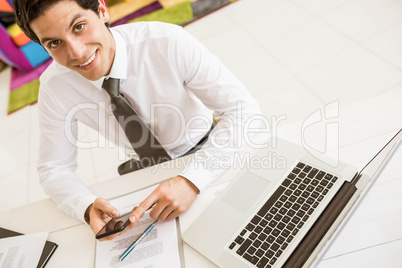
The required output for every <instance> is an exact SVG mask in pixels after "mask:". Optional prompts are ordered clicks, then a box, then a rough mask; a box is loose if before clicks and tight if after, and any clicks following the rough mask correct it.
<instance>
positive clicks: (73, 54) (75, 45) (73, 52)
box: [67, 39, 85, 59]
mask: <svg viewBox="0 0 402 268" xmlns="http://www.w3.org/2000/svg"><path fill="white" fill-rule="evenodd" d="M67 49H68V56H69V57H70V59H82V56H83V55H84V53H85V45H84V44H83V43H82V42H81V41H80V40H78V39H71V40H68V41H67Z"/></svg>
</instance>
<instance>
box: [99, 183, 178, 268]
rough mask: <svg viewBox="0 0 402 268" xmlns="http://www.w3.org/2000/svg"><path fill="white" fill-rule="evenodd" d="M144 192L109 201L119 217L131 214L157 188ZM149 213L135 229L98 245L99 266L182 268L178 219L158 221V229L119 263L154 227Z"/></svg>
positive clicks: (156, 227) (101, 267) (104, 267)
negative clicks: (133, 245) (139, 238)
mask: <svg viewBox="0 0 402 268" xmlns="http://www.w3.org/2000/svg"><path fill="white" fill-rule="evenodd" d="M154 188H155V187H153V188H147V189H145V190H142V191H139V192H136V193H133V194H130V195H126V196H123V197H120V198H118V199H114V200H110V203H111V204H112V205H114V206H115V207H116V208H118V209H119V211H120V214H121V215H122V214H125V213H126V212H128V211H131V209H132V208H133V207H134V206H136V205H138V204H139V203H140V202H142V201H143V200H144V199H145V198H146V197H147V196H148V195H149V194H150V193H151V192H152V190H153V189H154ZM154 221H155V219H152V218H151V217H150V216H149V214H148V213H146V214H145V215H144V217H143V218H142V219H141V221H140V222H139V223H138V224H137V226H135V227H134V228H133V229H131V230H129V231H127V232H125V233H123V234H121V235H119V236H117V237H116V238H115V239H113V240H107V241H98V240H97V242H96V267H97V268H106V267H107V268H109V267H136V268H158V267H161V268H162V267H163V268H166V267H172V268H176V267H177V268H180V267H182V266H181V259H180V257H181V255H180V250H181V248H180V247H181V241H179V236H180V234H179V232H178V228H177V223H176V220H171V221H158V223H157V224H156V226H155V228H154V229H153V230H152V231H151V232H150V233H149V234H148V235H147V236H146V237H145V238H144V239H143V240H141V242H140V243H139V244H138V245H137V246H136V247H135V248H134V249H133V250H132V251H131V252H130V253H129V254H128V255H127V257H126V258H125V259H124V260H123V261H120V259H119V257H120V255H121V254H122V253H123V252H124V251H125V250H126V249H127V248H128V247H129V246H130V245H131V244H132V243H133V242H134V241H136V240H137V238H138V237H139V236H141V234H142V233H143V232H144V231H145V229H146V228H147V227H148V226H149V225H150V224H152V223H153V222H154Z"/></svg>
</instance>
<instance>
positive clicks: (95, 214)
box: [88, 198, 120, 240]
mask: <svg viewBox="0 0 402 268" xmlns="http://www.w3.org/2000/svg"><path fill="white" fill-rule="evenodd" d="M88 209H89V219H90V226H91V229H92V231H93V232H94V233H95V234H97V233H98V232H99V231H100V230H101V229H102V227H103V226H105V224H106V223H107V222H108V221H109V220H110V219H111V218H118V217H119V216H120V213H119V211H118V210H117V209H116V208H114V207H113V206H112V205H111V204H110V203H109V201H107V200H106V199H103V198H97V199H96V200H95V202H94V203H93V204H92V205H91V206H89V207H88ZM117 235H118V234H114V235H110V236H107V237H105V238H103V239H101V240H111V239H113V238H115V237H116V236H117Z"/></svg>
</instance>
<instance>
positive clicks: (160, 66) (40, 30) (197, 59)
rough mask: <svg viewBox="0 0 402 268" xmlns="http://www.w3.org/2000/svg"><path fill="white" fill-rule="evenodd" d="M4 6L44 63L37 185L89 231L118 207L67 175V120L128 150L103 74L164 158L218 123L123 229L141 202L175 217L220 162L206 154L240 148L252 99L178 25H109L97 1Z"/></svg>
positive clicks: (70, 170)
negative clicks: (41, 51) (44, 54)
mask: <svg viewBox="0 0 402 268" xmlns="http://www.w3.org/2000/svg"><path fill="white" fill-rule="evenodd" d="M98 1H99V2H98ZM14 8H15V12H16V16H17V23H18V25H19V26H20V27H21V29H22V30H23V31H24V32H25V33H26V34H27V36H28V37H30V38H31V39H32V40H34V41H36V42H38V43H39V44H41V45H42V46H43V47H44V48H45V49H46V51H48V52H49V54H50V55H51V57H52V58H53V60H54V61H53V63H52V64H51V65H50V66H49V67H48V68H47V70H46V71H45V72H44V73H43V75H42V76H41V79H40V82H41V86H40V94H39V102H38V105H39V122H40V128H41V136H40V155H39V163H38V172H39V176H40V182H41V184H42V186H43V188H44V190H45V192H46V193H47V194H48V195H49V196H50V197H51V198H52V199H53V200H54V201H55V202H56V203H57V205H58V207H59V208H60V209H62V210H63V211H64V212H66V213H67V214H69V215H71V216H74V217H76V218H78V219H81V220H86V222H88V223H89V224H90V226H91V228H92V230H93V232H94V233H97V232H98V231H99V230H100V229H101V228H102V226H103V225H104V221H103V218H104V217H105V214H106V215H109V216H111V217H113V218H116V217H117V216H118V215H119V212H118V211H117V210H116V209H115V208H114V207H113V206H111V205H110V204H109V202H108V201H107V200H105V199H102V198H97V197H96V196H94V195H93V194H92V193H90V191H89V190H88V189H87V187H86V186H85V185H84V184H83V182H82V181H81V180H80V179H79V178H78V176H77V175H76V174H75V170H76V154H77V146H76V141H75V139H72V138H71V137H72V136H73V137H77V121H81V122H83V123H84V124H86V125H88V126H89V127H91V128H93V129H97V130H99V132H100V133H101V134H102V135H104V136H105V137H107V138H108V139H109V140H111V141H114V142H116V141H117V142H116V143H118V144H119V145H122V143H124V144H128V146H127V145H126V147H127V148H129V147H130V145H129V144H130V142H129V141H128V139H127V136H126V134H125V133H124V132H123V131H120V128H119V127H118V126H116V118H114V116H113V112H112V111H113V107H111V105H110V103H111V98H110V97H109V95H108V93H107V92H105V90H104V89H102V84H103V83H104V81H107V80H108V79H110V78H113V79H114V78H116V79H120V82H119V85H120V92H121V93H122V94H123V95H124V96H125V97H126V98H127V99H128V100H129V102H130V103H131V104H132V106H133V107H134V110H136V112H137V113H138V115H139V116H140V117H141V118H142V119H143V121H144V122H145V124H146V125H147V126H148V128H149V129H152V132H153V134H154V136H155V137H156V139H157V140H158V141H159V142H160V144H161V145H162V146H163V148H164V149H165V150H166V152H167V153H168V154H169V156H170V157H171V158H177V157H180V156H182V155H185V154H186V153H188V152H189V151H192V148H193V147H194V146H195V145H196V144H197V143H198V142H199V141H200V140H202V139H203V138H204V136H205V135H206V134H207V133H208V131H209V130H210V128H211V124H212V122H213V115H214V117H215V119H217V120H220V121H219V124H217V126H216V127H215V128H214V130H213V131H212V133H211V135H210V137H209V139H208V141H207V142H206V143H205V144H204V145H203V147H202V149H200V150H199V151H197V153H196V157H194V159H193V160H192V161H191V162H189V163H188V165H187V166H186V168H185V169H184V170H183V171H182V172H181V173H180V174H178V176H176V177H174V178H172V179H169V180H167V181H165V182H163V183H161V184H160V185H159V186H158V187H157V188H156V189H155V191H154V192H153V193H152V194H151V195H150V196H149V197H147V198H146V199H145V200H144V201H143V202H142V203H141V204H140V205H139V206H138V207H137V208H136V209H135V210H134V211H133V213H132V215H131V216H130V222H131V226H135V224H136V223H137V222H138V221H139V220H140V219H141V217H142V216H143V214H144V212H145V211H146V210H148V209H150V208H152V209H151V212H150V215H151V217H153V218H159V219H162V220H163V219H167V220H169V219H173V218H175V217H177V216H179V215H180V214H182V213H183V212H185V211H186V210H187V209H188V208H189V207H190V206H191V204H192V203H193V201H194V199H195V198H196V196H197V195H198V193H199V192H200V191H202V190H204V189H205V188H206V187H207V186H208V185H209V184H210V183H211V182H212V181H213V180H214V179H216V178H217V177H219V175H221V174H222V172H223V171H224V170H225V169H227V168H219V169H216V168H214V167H213V166H211V165H208V160H209V159H211V158H212V157H215V158H218V159H221V158H232V159H233V157H234V156H235V154H237V153H241V152H244V151H245V148H246V147H247V145H246V144H244V141H243V140H242V139H241V137H238V136H237V134H236V133H237V132H238V131H236V130H238V129H242V128H243V127H244V125H245V124H246V123H247V122H248V123H249V121H250V118H252V116H253V115H257V114H259V108H258V104H257V102H256V101H255V100H254V99H253V98H252V97H251V95H250V94H249V93H248V92H247V90H246V89H245V88H244V87H243V86H242V85H241V83H240V82H239V81H238V80H237V79H236V78H235V77H234V76H233V75H232V74H231V73H230V72H229V71H228V70H227V69H226V68H225V67H224V66H223V65H222V64H221V63H220V61H219V60H218V59H217V58H216V57H214V56H213V55H211V54H210V53H209V52H208V51H207V50H206V49H205V48H204V47H203V46H202V45H200V44H199V42H197V41H196V40H195V39H194V38H192V37H191V36H189V35H188V34H187V33H186V32H185V31H184V30H183V29H182V28H181V27H178V26H175V25H170V24H164V23H159V22H151V23H143V22H141V23H133V24H128V25H122V26H118V27H115V28H112V29H109V28H108V27H107V25H108V21H109V14H108V11H107V8H106V6H105V4H104V3H103V1H102V0H40V1H32V0H14ZM100 115H103V116H100ZM69 133H70V134H71V135H70V134H69ZM127 148H126V149H127ZM133 152H134V151H133V150H132V148H131V153H133ZM197 159H198V160H197ZM200 159H202V160H201V162H200Z"/></svg>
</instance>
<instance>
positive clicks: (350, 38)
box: [291, 0, 402, 72]
mask: <svg viewBox="0 0 402 268" xmlns="http://www.w3.org/2000/svg"><path fill="white" fill-rule="evenodd" d="M291 1H293V0H291ZM356 1H357V0H353V1H350V2H345V3H343V4H342V5H341V6H343V5H346V4H348V3H351V2H356ZM400 4H401V7H402V3H400ZM295 5H297V6H299V7H300V8H301V9H303V10H304V11H306V12H308V13H309V14H310V15H312V16H315V17H316V18H317V19H319V20H320V21H321V22H322V23H324V24H326V25H327V26H329V27H331V28H332V29H333V30H335V31H336V32H338V33H339V34H341V35H342V36H344V37H345V38H347V39H349V40H350V41H352V42H353V43H355V44H356V45H358V46H360V47H361V48H363V49H365V50H366V51H367V52H369V53H371V54H373V55H374V56H376V57H377V58H379V59H381V60H382V61H384V62H386V63H387V64H389V65H391V66H392V67H394V68H395V69H397V70H399V71H401V72H402V68H401V67H399V66H397V65H395V64H394V63H392V62H390V61H389V60H388V59H386V58H384V57H382V56H381V55H380V54H378V53H377V52H375V51H373V50H371V49H369V48H368V47H367V46H365V45H364V44H363V43H364V42H365V41H367V40H368V39H370V38H372V37H374V36H375V35H378V34H380V33H383V32H385V31H387V30H388V29H390V28H392V27H394V26H395V25H397V24H399V23H401V22H402V17H401V19H400V20H398V21H397V22H394V23H392V24H391V25H389V26H387V27H386V28H384V29H381V30H378V31H376V32H375V33H373V34H371V35H369V36H368V37H365V38H363V39H361V40H357V39H355V38H353V37H352V36H349V35H348V34H347V33H345V32H343V31H342V30H340V29H339V28H337V27H336V26H334V25H333V24H331V23H329V22H327V21H326V20H325V19H324V18H323V16H320V15H317V14H315V13H313V12H311V11H310V10H308V9H306V8H305V7H303V6H300V5H299V4H298V3H295ZM341 6H338V8H340V7H341ZM331 12H332V11H331ZM331 12H327V13H326V14H329V13H331Z"/></svg>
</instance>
